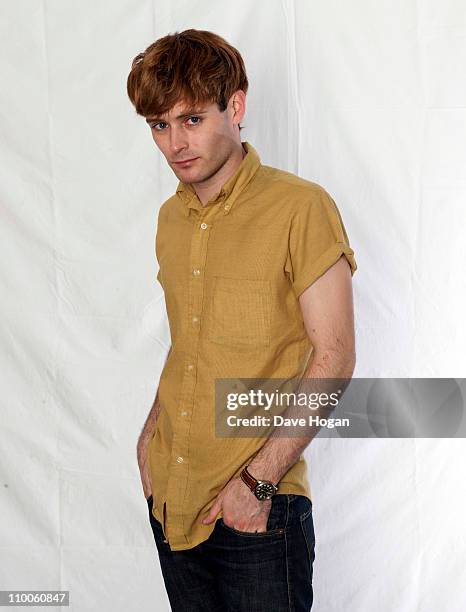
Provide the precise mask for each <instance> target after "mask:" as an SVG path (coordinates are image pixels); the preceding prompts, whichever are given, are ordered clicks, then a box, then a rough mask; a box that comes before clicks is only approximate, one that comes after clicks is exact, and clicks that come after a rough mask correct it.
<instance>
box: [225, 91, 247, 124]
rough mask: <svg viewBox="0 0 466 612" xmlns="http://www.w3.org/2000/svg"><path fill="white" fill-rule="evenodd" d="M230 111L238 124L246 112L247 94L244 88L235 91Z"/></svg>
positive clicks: (229, 105) (233, 119)
mask: <svg viewBox="0 0 466 612" xmlns="http://www.w3.org/2000/svg"><path fill="white" fill-rule="evenodd" d="M228 108H229V109H231V111H230V118H231V121H232V123H233V124H235V125H238V124H239V123H240V122H241V121H242V120H243V117H244V115H245V113H246V94H245V93H244V91H243V90H242V89H238V90H237V91H235V92H234V93H233V94H232V95H231V97H230V101H229V103H228Z"/></svg>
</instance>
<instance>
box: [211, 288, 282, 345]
mask: <svg viewBox="0 0 466 612" xmlns="http://www.w3.org/2000/svg"><path fill="white" fill-rule="evenodd" d="M210 306H211V308H210V318H209V326H208V338H209V340H211V341H212V342H216V343H217V344H226V345H232V346H236V347H244V348H249V349H251V348H253V347H264V346H269V345H270V334H271V315H272V294H271V288H270V281H268V280H251V279H242V278H226V277H224V276H214V279H213V290H212V301H211V305H210Z"/></svg>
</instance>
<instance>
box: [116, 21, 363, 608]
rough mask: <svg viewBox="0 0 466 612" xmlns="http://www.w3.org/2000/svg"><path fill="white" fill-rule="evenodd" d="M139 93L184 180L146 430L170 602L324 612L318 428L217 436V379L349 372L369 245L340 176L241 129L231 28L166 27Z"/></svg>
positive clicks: (240, 81)
mask: <svg viewBox="0 0 466 612" xmlns="http://www.w3.org/2000/svg"><path fill="white" fill-rule="evenodd" d="M127 89H128V95H129V98H130V100H131V102H132V103H133V104H134V106H135V109H136V112H137V113H138V114H139V115H142V116H144V117H145V118H146V121H147V123H148V125H149V127H150V129H151V132H152V137H153V139H154V142H155V144H156V145H157V147H158V148H159V149H160V151H161V152H162V154H163V155H164V157H165V158H166V160H167V163H168V165H169V166H170V168H171V169H172V170H173V172H174V173H175V175H176V177H177V178H178V179H179V183H178V187H177V190H176V193H175V194H174V195H173V196H172V197H170V198H169V199H168V200H167V201H166V202H164V204H163V205H162V206H161V208H160V212H159V217H158V226H157V235H156V244H155V247H156V255H157V259H158V262H159V267H160V269H159V272H158V275H157V278H158V280H159V282H160V283H161V284H162V287H163V289H164V293H165V301H166V307H167V314H168V320H169V325H170V332H171V348H170V351H169V354H168V358H167V361H166V363H165V366H164V368H163V371H162V374H161V378H160V383H159V388H158V392H157V395H156V398H155V401H154V405H153V407H152V409H151V411H150V414H149V416H148V418H147V421H146V423H145V426H144V428H143V431H142V433H141V436H140V438H139V442H138V462H139V467H140V472H141V479H142V485H143V489H144V494H145V496H146V498H147V502H148V505H149V515H150V521H151V526H152V529H153V533H154V538H155V542H156V546H157V550H158V554H159V559H160V564H161V569H162V573H163V577H164V581H165V585H166V589H167V593H168V597H169V600H170V604H171V607H172V610H175V611H180V612H181V611H183V612H189V611H197V610H209V611H210V612H212V611H213V610H222V611H226V610H241V611H243V610H244V611H245V612H246V611H248V612H249V611H252V612H260V611H262V610H264V611H267V612H269V611H272V612H280V611H282V610H294V611H296V612H298V611H304V610H306V611H307V610H310V609H311V606H312V600H313V591H312V566H313V561H314V558H315V555H314V546H315V537H314V529H313V520H312V501H311V494H310V487H309V482H308V479H307V465H306V462H305V460H304V457H303V455H302V451H303V450H304V448H305V447H306V445H307V444H308V443H309V442H310V439H309V437H307V438H305V439H303V437H273V436H270V437H248V436H244V437H238V436H231V437H221V436H217V435H216V431H215V410H216V406H215V381H216V380H218V379H222V378H233V379H237V380H241V379H243V378H254V379H261V380H263V379H271V378H282V379H289V378H291V377H297V378H298V379H299V378H300V377H305V378H309V379H310V378H312V377H322V378H348V377H351V375H352V372H353V369H354V364H355V350H354V324H353V304H352V287H351V277H352V274H353V273H354V271H355V270H356V262H355V260H354V252H353V250H352V249H351V247H350V245H349V241H348V237H347V234H346V231H345V228H344V225H343V222H342V219H341V216H340V213H339V211H338V209H337V207H336V204H335V202H334V201H333V200H332V198H331V197H330V195H329V194H328V193H327V192H326V191H325V189H323V188H322V187H320V186H319V185H317V184H316V183H312V182H310V181H307V180H304V179H302V178H300V177H297V176H296V175H294V174H292V173H289V172H285V171H282V170H279V169H276V168H272V167H270V166H265V165H263V164H262V163H261V161H260V157H259V155H258V153H257V151H256V150H255V149H254V147H253V146H252V145H251V144H249V143H248V142H242V141H241V137H240V130H241V129H242V128H241V127H240V121H241V120H242V119H243V117H244V114H245V110H246V93H247V89H248V81H247V77H246V73H245V68H244V63H243V60H242V58H241V55H240V54H239V52H238V51H237V50H236V49H235V48H234V47H232V46H231V45H229V44H228V43H227V42H226V41H225V40H224V39H223V38H221V37H219V36H217V35H215V34H213V33H211V32H206V31H199V30H186V31H184V32H181V33H175V34H172V35H168V36H165V37H163V38H161V39H159V40H157V41H156V42H155V43H153V44H152V45H150V46H149V47H148V48H147V49H146V51H145V52H143V53H140V54H139V55H138V56H136V58H135V59H134V61H133V64H132V70H131V72H130V74H129V76H128V84H127Z"/></svg>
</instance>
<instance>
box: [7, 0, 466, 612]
mask: <svg viewBox="0 0 466 612" xmlns="http://www.w3.org/2000/svg"><path fill="white" fill-rule="evenodd" d="M0 13H1V16H0V20H1V21H0V23H1V26H0V41H1V42H0V45H1V57H0V68H1V73H0V74H1V88H0V121H1V124H0V136H1V151H0V156H1V158H0V202H1V224H0V232H1V249H2V258H1V270H0V289H1V296H2V299H1V301H0V309H1V319H2V325H1V354H0V360H1V361H0V365H1V372H2V386H1V391H2V395H1V428H0V436H1V438H0V444H1V447H0V448H1V466H0V476H1V480H0V504H1V510H0V511H1V519H2V520H1V529H0V589H3V590H5V589H29V590H31V589H69V590H70V592H71V595H70V597H71V606H70V608H69V609H72V610H73V611H75V612H88V611H89V612H91V611H92V612H94V611H96V610H99V612H107V611H108V612H110V611H112V612H117V611H127V610H138V611H139V612H145V611H149V610H158V611H163V610H169V606H168V600H167V598H166V595H165V589H164V585H163V582H162V578H161V575H160V572H159V568H158V559H157V555H156V551H155V544H154V541H153V537H152V532H151V531H150V526H149V521H148V514H147V506H146V502H145V500H144V497H143V494H142V488H141V485H140V481H139V475H138V469H137V462H136V454H135V446H136V441H137V436H138V434H139V432H140V429H141V427H142V425H143V422H144V420H145V418H146V416H147V414H148V412H149V409H150V406H151V404H152V401H153V398H154V395H155V392H156V389H157V385H158V380H159V376H160V373H161V369H162V366H163V363H164V360H165V356H166V352H167V349H168V346H169V342H170V340H169V329H168V325H167V321H166V314H165V305H164V300H163V292H162V289H161V287H160V286H159V284H158V282H157V281H156V273H157V263H156V260H155V253H154V235H155V229H156V220H157V214H158V209H159V206H160V204H161V203H162V202H163V201H164V200H165V199H166V198H167V197H168V196H169V195H171V194H172V193H173V190H174V188H175V186H176V184H177V179H176V177H175V176H174V175H173V174H172V173H171V170H170V169H169V168H168V167H167V166H166V165H165V162H164V160H163V158H162V157H161V154H160V153H159V152H158V151H157V150H156V148H155V145H154V144H153V141H152V139H151V136H150V132H149V129H148V128H147V126H146V125H145V122H144V119H143V118H140V117H138V116H137V115H136V114H135V112H134V109H133V107H132V106H131V105H130V103H129V100H128V99H127V96H126V77H127V74H128V72H129V70H130V67H131V60H132V58H133V57H134V56H135V55H136V54H137V53H138V52H140V51H142V50H143V49H144V48H145V47H146V46H147V45H148V44H150V43H151V42H152V41H153V40H155V39H156V38H158V37H160V36H163V35H165V34H167V33H169V32H174V31H181V30H183V29H187V28H190V27H194V28H199V29H207V30H212V31H214V32H217V33H218V34H220V35H222V36H224V37H226V38H227V40H228V41H229V42H231V43H232V44H233V45H235V46H236V47H237V48H238V49H239V50H240V51H241V53H242V54H243V57H244V59H245V63H246V68H247V72H248V77H249V81H250V90H249V94H248V97H247V105H248V108H247V113H246V117H245V120H244V121H243V122H242V124H244V126H245V129H244V131H242V139H243V140H247V141H249V142H251V144H253V146H254V147H255V148H256V149H257V151H258V152H259V154H260V156H261V158H262V161H263V163H265V164H270V165H274V166H278V167H281V168H283V169H285V170H289V171H291V172H295V173H297V174H299V175H301V176H303V177H304V178H307V179H310V180H313V181H315V182H318V183H320V184H321V185H323V186H324V187H325V188H326V189H327V190H328V191H329V193H330V194H331V195H332V197H333V198H334V199H335V201H336V202H337V204H338V207H339V209H340V211H341V213H342V216H343V219H344V222H345V226H346V229H347V231H348V235H349V238H350V242H351V246H352V247H353V249H354V251H355V255H356V261H357V263H358V267H359V269H358V271H357V272H356V274H355V276H354V279H353V283H354V295H355V311H356V326H357V329H356V332H357V357H358V363H357V368H356V371H355V373H354V376H355V377H380V376H400V377H409V376H418V377H464V376H465V369H466V368H465V357H464V347H465V344H466V326H465V323H464V312H465V310H466V278H465V257H466V242H465V238H464V231H465V227H466V110H465V109H466V79H465V78H464V73H465V60H466V6H465V4H464V2H463V1H462V0H445V1H444V2H441V3H439V2H438V1H437V0H417V1H414V0H377V2H374V1H373V0H352V1H351V2H349V1H348V2H342V1H339V0H309V1H307V2H306V1H304V0H297V1H296V2H292V1H291V0H283V1H279V0H254V2H253V1H252V0H251V1H246V0H235V2H232V3H227V2H224V3H217V2H213V1H211V2H208V1H194V0H191V1H190V2H188V1H181V0H178V1H172V2H161V1H149V0H138V1H136V0H112V2H106V1H104V0H92V1H91V0H80V1H79V2H71V1H70V0H42V1H39V0H15V2H6V1H4V2H2V6H1V12H0ZM306 455H307V457H308V460H309V464H310V473H309V478H310V482H311V487H312V491H313V502H314V522H315V529H316V538H317V545H316V561H315V565H314V589H315V603H314V607H313V610H316V612H317V611H325V612H373V610H378V611H380V612H392V611H396V612H437V611H438V610H440V609H441V610H447V611H448V612H462V611H464V610H466V590H465V582H466V569H465V568H466V566H465V563H464V560H465V556H466V536H465V523H466V521H465V516H466V484H465V479H464V464H465V460H466V444H465V441H464V440H429V439H418V440H415V439H404V440H401V439H400V440H363V439H354V440H340V439H331V440H330V439H319V440H315V441H314V442H313V443H311V445H310V447H309V448H308V449H307V451H306ZM13 609H16V608H13ZM272 612H273V611H272Z"/></svg>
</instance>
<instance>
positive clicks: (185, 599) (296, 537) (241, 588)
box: [147, 494, 315, 612]
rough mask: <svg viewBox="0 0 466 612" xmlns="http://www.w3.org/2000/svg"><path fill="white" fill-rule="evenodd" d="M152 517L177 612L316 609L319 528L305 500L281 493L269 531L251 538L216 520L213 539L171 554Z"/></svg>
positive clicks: (274, 501) (305, 611)
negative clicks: (314, 584) (314, 571)
mask: <svg viewBox="0 0 466 612" xmlns="http://www.w3.org/2000/svg"><path fill="white" fill-rule="evenodd" d="M147 503H148V505H149V516H150V523H151V527H152V531H153V534H154V539H155V543H156V546H157V551H158V555H159V559H160V566H161V569H162V575H163V579H164V581H165V588H166V590H167V594H168V598H169V600H170V605H171V609H172V611H173V612H201V611H205V612H216V611H219V612H220V611H221V612H291V611H292V612H309V610H310V609H311V606H312V600H313V591H312V565H313V562H314V556H315V555H314V546H315V536H314V524H313V520H312V503H311V501H310V499H308V498H307V497H304V496H303V495H292V494H277V495H274V496H273V497H272V506H271V509H270V514H269V518H268V521H267V531H264V532H260V533H252V532H245V531H238V530H236V529H233V528H232V527H229V526H228V525H226V524H225V523H224V522H223V519H222V518H219V519H217V521H216V524H215V528H214V530H213V532H212V533H211V535H210V537H209V538H208V539H207V540H205V541H204V542H201V543H200V544H198V545H197V546H195V547H194V548H191V549H188V550H177V551H172V550H170V547H169V545H168V543H166V542H164V536H163V532H162V526H161V524H160V523H159V521H157V519H156V518H155V517H154V516H153V515H152V512H151V510H152V496H150V497H149V498H148V500H147Z"/></svg>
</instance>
